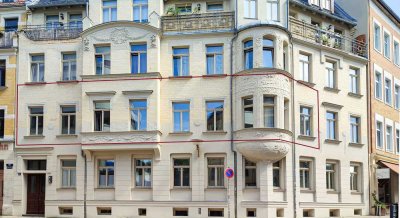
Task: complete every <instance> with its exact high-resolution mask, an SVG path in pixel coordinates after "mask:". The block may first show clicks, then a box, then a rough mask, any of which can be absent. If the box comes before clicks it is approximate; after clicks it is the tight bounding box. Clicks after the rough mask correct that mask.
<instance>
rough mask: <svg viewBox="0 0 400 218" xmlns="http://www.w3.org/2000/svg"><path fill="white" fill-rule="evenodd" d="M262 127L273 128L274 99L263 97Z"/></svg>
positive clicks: (272, 97)
mask: <svg viewBox="0 0 400 218" xmlns="http://www.w3.org/2000/svg"><path fill="white" fill-rule="evenodd" d="M264 127H267V128H274V127H275V97H274V96H264Z"/></svg>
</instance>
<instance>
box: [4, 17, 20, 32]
mask: <svg viewBox="0 0 400 218" xmlns="http://www.w3.org/2000/svg"><path fill="white" fill-rule="evenodd" d="M4 30H5V31H6V32H14V31H17V30H18V18H6V19H4Z"/></svg>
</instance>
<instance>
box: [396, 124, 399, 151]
mask: <svg viewBox="0 0 400 218" xmlns="http://www.w3.org/2000/svg"><path fill="white" fill-rule="evenodd" d="M396 153H397V154H398V153H400V129H396Z"/></svg>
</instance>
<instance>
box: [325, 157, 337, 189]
mask: <svg viewBox="0 0 400 218" xmlns="http://www.w3.org/2000/svg"><path fill="white" fill-rule="evenodd" d="M325 168H326V189H328V190H335V189H336V164H334V163H326V165H325Z"/></svg>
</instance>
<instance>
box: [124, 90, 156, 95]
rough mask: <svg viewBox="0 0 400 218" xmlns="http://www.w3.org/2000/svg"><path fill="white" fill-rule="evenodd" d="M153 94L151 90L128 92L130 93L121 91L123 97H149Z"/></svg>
mask: <svg viewBox="0 0 400 218" xmlns="http://www.w3.org/2000/svg"><path fill="white" fill-rule="evenodd" d="M152 93H153V90H130V91H122V94H124V95H150V94H152Z"/></svg>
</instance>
